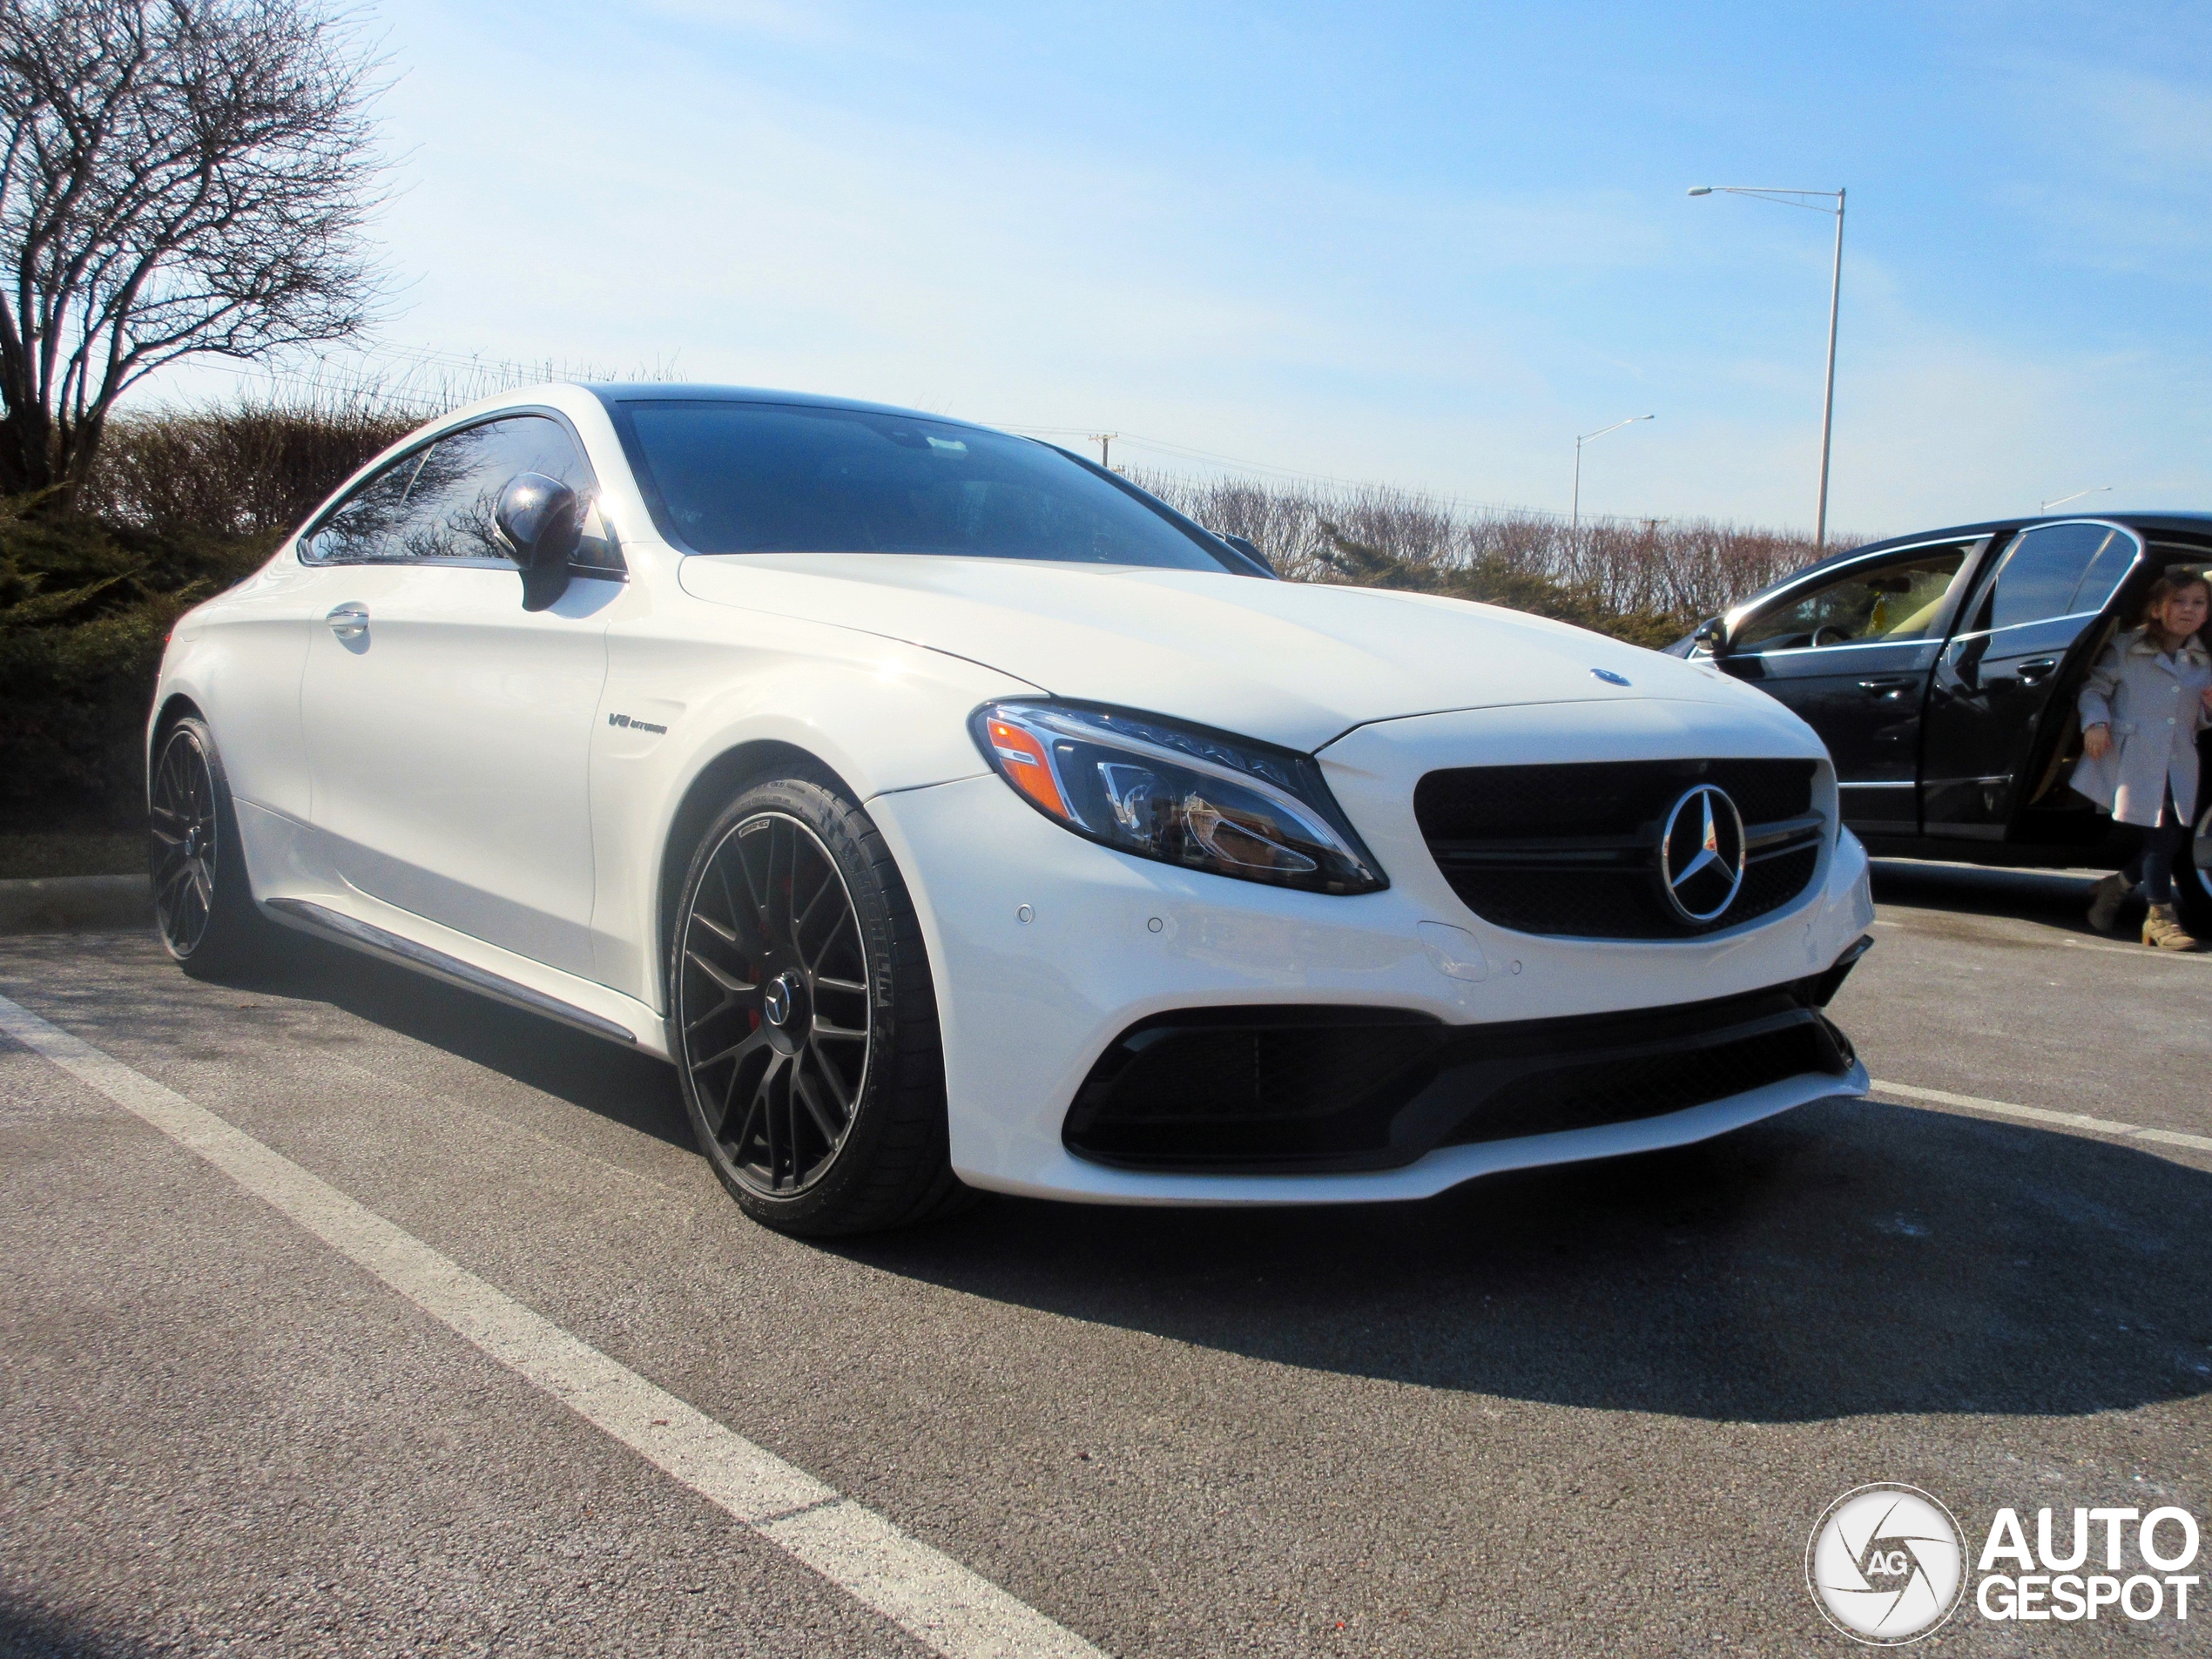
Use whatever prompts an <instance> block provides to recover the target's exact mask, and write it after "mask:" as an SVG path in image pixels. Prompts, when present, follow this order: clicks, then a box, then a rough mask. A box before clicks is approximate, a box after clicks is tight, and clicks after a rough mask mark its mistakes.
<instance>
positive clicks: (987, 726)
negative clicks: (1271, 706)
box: [971, 703, 1390, 893]
mask: <svg viewBox="0 0 2212 1659" xmlns="http://www.w3.org/2000/svg"><path fill="white" fill-rule="evenodd" d="M971 724H972V725H973V727H974V732H975V741H976V744H977V745H978V746H980V747H981V749H982V751H983V753H984V755H985V757H986V758H987V759H989V761H990V763H991V765H993V766H995V768H997V770H998V773H999V776H1001V778H1003V779H1006V781H1007V782H1008V783H1009V784H1011V785H1012V786H1014V790H1015V793H1016V794H1018V795H1020V796H1021V797H1022V799H1024V800H1026V801H1028V803H1029V804H1030V805H1031V806H1035V808H1036V809H1037V810H1038V811H1039V812H1041V813H1043V814H1044V815H1045V816H1046V817H1048V818H1049V819H1053V820H1054V821H1055V822H1056V823H1059V824H1061V825H1062V826H1065V827H1067V828H1069V829H1071V830H1073V831H1075V833H1076V834H1078V835H1082V836H1087V837H1089V839H1090V840H1094V841H1101V842H1103V843H1104V844H1105V845H1106V846H1113V847H1119V848H1120V849H1121V850H1122V851H1123V852H1124V853H1136V855H1137V856H1138V857H1139V858H1147V859H1158V860H1160V861H1161V862H1163V863H1165V864H1180V865H1183V866H1185V867H1188V868H1190V869H1193V870H1207V871H1211V873H1214V874H1216V875H1228V876H1235V877H1237V878H1238V880H1244V881H1265V882H1269V883H1271V884H1272V885H1274V886H1276V887H1307V888H1311V889H1312V890H1313V891H1315V892H1318V893H1372V892H1374V891H1375V890H1376V889H1378V888H1380V887H1388V886H1389V885H1390V883H1389V881H1388V880H1386V879H1385V877H1384V875H1383V873H1382V872H1381V871H1380V870H1379V869H1378V868H1377V867H1375V861H1374V860H1373V859H1372V858H1371V857H1370V856H1369V855H1368V853H1367V849H1366V848H1365V847H1364V846H1360V845H1359V837H1358V836H1357V835H1355V834H1354V833H1352V826H1351V825H1349V824H1348V823H1346V822H1345V819H1344V814H1343V813H1341V812H1339V810H1338V809H1337V805H1336V802H1335V801H1333V800H1332V799H1330V796H1329V789H1328V786H1327V785H1326V784H1325V783H1324V782H1323V781H1322V779H1321V768H1320V767H1319V766H1318V765H1316V764H1315V763H1314V761H1313V759H1312V756H1310V755H1302V754H1299V753H1298V752H1296V751H1295V750H1291V749H1278V748H1275V747H1273V746H1272V745H1267V744H1260V743H1251V742H1248V741H1246V740H1245V739H1244V738H1230V737H1224V736H1223V735H1222V734H1221V733H1219V732H1208V731H1206V730H1205V729H1204V728H1203V727H1200V726H1186V725H1172V724H1170V722H1168V721H1165V720H1160V719H1156V718H1152V717H1151V716H1150V715H1143V714H1131V713H1129V712H1126V711H1122V710H1116V709H1093V708H1076V707H1073V706H1071V705H1067V704H1061V703H987V704H985V705H983V706H982V707H981V708H980V709H978V710H976V711H975V714H974V719H973V721H972V723H971Z"/></svg>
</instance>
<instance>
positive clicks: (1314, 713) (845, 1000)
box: [147, 385, 1872, 1233]
mask: <svg viewBox="0 0 2212 1659" xmlns="http://www.w3.org/2000/svg"><path fill="white" fill-rule="evenodd" d="M147 738H148V776H149V780H150V782H149V787H150V795H151V806H152V823H153V840H152V864H153V874H154V882H155V887H156V900H157V907H158V916H159V923H160V930H161V935H162V937H163V939H164V940H165V941H166V943H167V945H168V948H169V949H170V951H171V952H172V954H174V955H175V956H176V958H177V959H178V960H179V961H180V962H181V963H183V964H184V966H185V968H186V969H187V970H189V971H192V972H194V973H203V974H206V973H212V974H224V973H227V972H231V971H233V970H236V969H237V968H240V967H242V966H245V965H246V964H247V963H249V962H251V961H253V960H255V959H256V958H257V957H260V956H261V955H262V954H264V953H265V952H266V950H267V949H268V948H269V947H270V946H271V944H272V942H273V941H275V940H277V939H278V938H280V937H281V936H282V931H281V930H283V929H299V930H303V931H305V932H307V933H310V934H318V935H320V936H321V937H322V938H324V939H327V940H331V941H336V942H338V943H340V944H342V945H347V946H350V947H353V948H357V949H360V950H363V951H367V952H369V953H371V954H374V955H378V956H381V957H384V958H386V959H388V960H389V961H395V962H399V963H401V964H404V965H406V966H408V967H409V968H415V969H418V970H420V971H421V972H423V973H426V974H432V975H434V976H435V977H436V978H438V979H440V980H442V981H445V982H446V983H448V985H450V986H453V987H455V988H457V989H458V990H460V991H462V992H468V993H475V994H480V995H488V996H493V997H497V998H501V999H502V1000H504V1001H508V1002H511V1003H515V1004H517V1005H519V1006H521V1007H523V1008H529V1009H532V1010H535V1011H536V1012H537V1013H540V1014H543V1015H549V1016H550V1017H552V1018H555V1019H559V1020H564V1021H566V1022H569V1023H570V1024H571V1025H575V1026H579V1027H581V1028H583V1029H584V1030H586V1031H590V1032H594V1033H596V1034H597V1035H600V1036H603V1037H606V1038H610V1039H611V1040H613V1041H615V1042H624V1043H630V1044H634V1045H635V1046H637V1048H640V1049H644V1050H646V1051H647V1052H649V1053H651V1054H654V1055H661V1056H664V1057H665V1058H666V1059H668V1060H669V1061H671V1062H673V1063H674V1064H675V1066H676V1068H677V1070H678V1075H679V1076H680V1077H681V1079H682V1083H683V1092H684V1097H685V1101H686V1103H688V1105H689V1109H690V1112H691V1121H692V1124H693V1127H694V1128H695V1130H697V1132H698V1141H699V1144H700V1146H701V1147H702V1149H704V1150H705V1154H706V1156H707V1157H708V1158H709V1159H710V1160H711V1162H712V1163H713V1166H714V1169H715V1170H716V1172H717V1173H718V1175H719V1176H720V1177H721V1178H722V1180H723V1182H724V1183H725V1184H726V1185H727V1186H728V1188H729V1190H731V1192H732V1193H733V1194H734V1195H735V1196H736V1197H737V1199H738V1202H739V1203H740V1204H742V1205H744V1207H745V1210H746V1211H747V1212H748V1213H750V1214H751V1215H752V1216H753V1217H757V1218H758V1219H759V1220H760V1221H763V1222H765V1223H766V1224H769V1225H771V1226H774V1227H779V1228H783V1229H786V1230H787V1231H792V1232H802V1233H831V1232H840V1231H858V1230H861V1229H867V1228H876V1227H884V1226H890V1225H894V1224H900V1223H903V1222H907V1221H913V1220H917V1219H920V1218H921V1217H927V1216H929V1215H933V1214H936V1213H940V1212H941V1211H944V1210H946V1209H947V1208H948V1207H950V1206H952V1205H954V1204H957V1203H958V1202H959V1201H960V1200H961V1198H962V1197H964V1196H965V1195H966V1194H967V1193H968V1191H969V1190H971V1189H976V1188H982V1189H990V1190H998V1191H1002V1192H1020V1193H1031V1194H1038V1195H1043V1196H1047V1197H1061V1198H1075V1199H1087V1200H1093V1201H1102V1202H1109V1203H1123V1204H1254V1203H1258V1204H1284V1203H1298V1204H1310V1203H1335V1202H1343V1201H1353V1200H1369V1199H1385V1198H1414V1197H1423V1196H1426V1195H1428V1194H1432V1193H1434V1192H1437V1191H1440V1190H1442V1189H1444V1188H1446V1187H1449V1186H1452V1185H1453V1184H1456V1183H1459V1182H1462V1181H1465V1180H1467V1179H1468V1178H1469V1177H1474V1176H1478V1175H1481V1174H1484V1173H1487V1172H1489V1171H1492V1170H1504V1169H1510V1168H1514V1167H1519V1166H1525V1165H1531V1164H1539V1163H1557V1162H1561V1161H1565V1160H1569V1159H1576V1158H1588V1157H1603V1156H1611V1155H1615V1154H1619V1153H1625V1152H1632V1151H1636V1150H1643V1149H1647V1148H1655V1147H1662V1146H1672V1145H1677V1144H1680V1143H1685V1142H1689V1141H1694V1140H1697V1139H1700V1138H1703V1137H1704V1136H1711V1135H1716V1134H1718V1133H1721V1132H1723V1131H1724V1130H1730V1129H1734V1128H1736V1127H1737V1126H1739V1125H1742V1124H1744V1123H1750V1122H1751V1121H1752V1120H1754V1119H1757V1118H1760V1117H1764V1116H1768V1115H1770V1114H1771V1113H1775V1112H1779V1111H1782V1110H1784V1109H1788V1108H1790V1107H1792V1106H1797V1105H1799V1104H1802V1103H1806V1102H1809V1101H1811V1100H1815V1099H1818V1098H1821V1097H1823V1096H1834V1095H1851V1094H1858V1093H1862V1092H1864V1090H1865V1088H1866V1074H1865V1070H1864V1069H1863V1068H1862V1067H1861V1066H1860V1065H1859V1064H1858V1061H1857V1060H1856V1058H1855V1057H1854V1056H1853V1055H1852V1053H1851V1047H1850V1044H1849V1043H1848V1042H1846V1041H1845V1040H1844V1036H1843V1035H1842V1033H1841V1032H1839V1031H1838V1030H1837V1028H1835V1027H1834V1026H1833V1025H1832V1024H1831V1023H1830V1022H1829V1021H1828V1020H1827V1019H1826V1017H1825V1016H1824V1015H1823V1013H1822V1011H1821V1010H1822V1009H1823V1008H1824V1006H1825V1005H1826V1003H1827V1001H1828V999H1829V997H1830V995H1831V994H1832V993H1833V992H1834V990H1835V988H1836V987H1837V986H1838V983H1840V981H1842V979H1843V976H1844V974H1845V973H1846V972H1847V971H1848V970H1849V968H1850V967H1851V963H1852V962H1853V961H1855V960H1856V959H1857V957H1858V954H1860V953H1861V952H1862V951H1863V950H1864V949H1865V945H1866V942H1867V941H1866V928H1867V927H1868V925H1869V923H1870V922H1871V919H1872V907H1871V902H1870V900H1869V897H1868V892H1867V880H1866V860H1865V853H1863V852H1862V851H1861V849H1860V847H1859V846H1858V843H1857V842H1856V841H1855V840H1853V839H1852V838H1851V835H1850V834H1849V833H1846V832H1844V830H1843V829H1842V827H1841V826H1840V822H1839V819H1838V811H1837V794H1836V782H1835V776H1834V773H1833V771H1832V769H1831V766H1830V765H1829V760H1828V757H1827V754H1826V752H1824V750H1823V748H1822V746H1821V744H1820V740H1819V739H1818V738H1817V737H1815V736H1814V735H1813V733H1812V732H1811V730H1810V729H1809V728H1808V727H1806V726H1805V725H1804V724H1803V723H1802V722H1800V721H1799V720H1798V719H1797V717H1796V716H1795V715H1793V714H1791V713H1790V712H1789V711H1786V710H1784V708H1783V707H1782V706H1781V705H1779V704H1777V703H1776V702H1774V701H1773V700H1772V699H1771V698H1767V697H1764V696H1762V695H1761V694H1760V693H1759V692H1758V691H1755V690H1753V689H1751V688H1750V687H1749V686H1745V685H1739V684H1737V683H1736V682H1735V681H1733V680H1730V679H1729V678H1725V677H1723V676H1722V675H1720V674H1717V673H1716V672H1714V671H1712V669H1711V668H1710V666H1707V665H1703V664H1695V663H1688V662H1683V661H1678V660H1676V658H1671V657H1665V656H1661V655H1658V654H1656V653H1655V652H1650V651H1639V650H1635V649H1633V648H1631V647H1629V646H1627V645H1623V644H1619V643H1617V642H1615V641H1613V640H1609V639H1606V638H1603V637H1600V636H1598V635H1595V634H1590V633H1585V632H1582V631H1580V630H1577V629H1574V628H1569V627H1566V626H1563V625H1561V624H1556V623H1551V622H1545V621H1540V620H1537V619H1534V618H1532V617H1526V616H1521V615H1518V614H1516V613H1514V612H1511V611H1506V610H1494V609H1491V608H1488V607H1486V606H1481V605H1474V604H1465V603H1462V602H1460V601H1457V600H1451V599H1440V598H1436V597H1428V596H1424V595H1420V594H1413V593H1399V592H1387V591H1378V590H1366V589H1352V588H1342V587H1328V586H1319V585H1314V584H1310V583H1298V582H1285V581H1278V580H1277V579H1276V577H1275V575H1274V573H1273V571H1271V570H1270V569H1269V568H1268V565H1267V563H1266V562H1265V561H1264V558H1263V557H1262V556H1260V554H1259V553H1258V550H1256V549H1255V548H1253V547H1252V546H1251V543H1248V542H1244V541H1241V540H1239V539H1237V538H1234V537H1225V536H1217V535H1215V534H1213V533H1212V532H1211V531H1209V530H1207V529H1204V528H1202V527H1201V526H1199V525H1197V524H1196V523H1191V522H1190V520H1188V519H1186V518H1184V516H1181V515H1180V514H1178V513H1177V512H1175V511H1173V510H1172V509H1170V508H1168V507H1167V506H1165V505H1164V504H1163V503H1162V502H1158V501H1157V500H1155V499H1153V498H1152V497H1151V496H1148V495H1146V494H1145V493H1144V492H1143V491H1142V490H1140V489H1136V488H1135V487H1133V486H1132V485H1130V483H1129V482H1127V481H1126V480H1124V479H1123V478H1121V477H1119V476H1117V475H1115V474H1113V473H1110V472H1108V471H1105V470H1103V469H1100V468H1098V467H1095V466H1093V465H1091V464H1090V463H1089V462H1087V461H1084V460H1082V459H1081V458H1080V457H1078V456H1076V455H1070V454H1069V453H1067V452H1065V451H1063V450H1060V449H1056V448H1052V447H1050V446H1049V445H1046V444H1043V443H1039V442H1034V441H1032V440H1029V439H1026V438H1021V437H1015V436H1010V435H1006V434H1004V433H1000V432H995V431H991V430H988V429H986V428H980V427H974V426H968V425H964V424H962V423H961V422H959V421H948V420H942V419H939V418H937V417H935V416H930V415H914V414H910V413H908V412H907V411H905V410H900V409H892V408H879V407H875V406H873V405H867V404H860V403H852V402H844V401H835V400H831V399H825V398H818V397H806V396H801V395H793V394H788V393H781V392H753V391H733V390H728V389H724V388H701V387H681V386H658V385H632V386H614V387H608V386H595V387H585V386H545V387H538V388H531V389H529V390H527V391H518V392H515V393H512V394H509V395H503V396H501V397H497V398H495V399H491V400H489V401H484V402H481V403H478V404H476V405H475V406H474V407H472V408H468V409H465V410H462V411H461V412H459V413H456V414H454V415H448V416H447V417H445V418H444V419H442V420H440V421H436V422H435V423H433V424H432V425H430V426H428V427H426V428H423V429H422V430H421V431H420V432H418V433H416V434H415V435H413V436H411V437H409V438H408V439H407V440H406V441H405V442H402V443H401V444H399V445H397V446H396V447H395V448H392V449H390V450H388V451H387V452H386V453H385V454H383V455H380V456H379V457H377V459H376V460H375V461H374V462H372V463H371V464H370V465H369V466H368V467H367V468H366V469H363V470H362V471H361V473H360V474H358V475H355V476H354V478H353V479H352V480H351V481H349V482H347V485H346V486H345V488H344V489H341V490H340V491H339V492H338V493H337V494H336V495H335V496H334V497H332V499H331V500H330V501H329V502H327V504H326V505H325V506H324V507H323V508H322V509H321V510H320V511H319V512H318V513H316V514H315V516H314V518H312V519H311V520H310V521H309V522H308V523H307V526H306V527H305V528H304V529H301V530H300V532H299V533H298V534H297V535H296V536H293V537H292V538H291V539H289V540H287V542H286V543H284V544H283V545H282V546H281V547H280V548H279V550H277V552H276V555H275V556H273V558H271V559H270V560H269V562H268V563H267V564H266V566H265V567H264V568H263V569H262V570H260V572H259V573H257V574H256V575H255V576H253V577H251V578H250V579H249V580H247V581H246V582H245V583H242V584H240V585H239V587H237V588H234V589H233V590H231V591H229V592H227V593H225V594H223V595H221V596H220V597H217V598H214V599H212V600H210V601H208V602H207V603H206V604H203V605H201V606H199V608H198V609H196V610H192V612H190V613H189V614H188V615H187V616H185V617H184V618H183V619H182V620H181V621H180V622H179V624H178V625H177V628H176V631H175V632H174V634H173V635H172V638H171V640H170V644H169V648H168V651H167V655H166V657H165V659H164V662H163V664H162V671H161V678H160V685H159V688H158V691H157V693H156V696H155V699H154V705H153V711H152V719H151V722H150V724H149V726H148V731H147Z"/></svg>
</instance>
